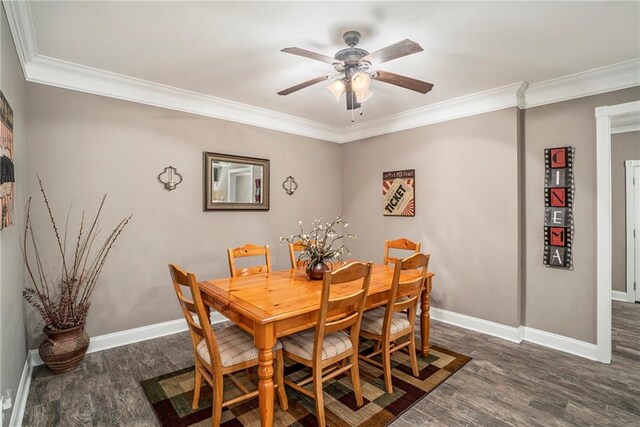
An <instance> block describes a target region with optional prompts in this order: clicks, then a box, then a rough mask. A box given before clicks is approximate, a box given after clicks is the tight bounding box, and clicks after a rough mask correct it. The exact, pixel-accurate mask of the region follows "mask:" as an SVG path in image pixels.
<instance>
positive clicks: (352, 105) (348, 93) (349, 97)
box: [344, 80, 360, 110]
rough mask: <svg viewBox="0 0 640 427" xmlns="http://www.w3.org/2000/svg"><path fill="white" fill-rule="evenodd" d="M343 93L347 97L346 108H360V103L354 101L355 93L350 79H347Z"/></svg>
mask: <svg viewBox="0 0 640 427" xmlns="http://www.w3.org/2000/svg"><path fill="white" fill-rule="evenodd" d="M344 94H345V96H346V98H347V110H357V109H358V108H360V103H358V101H356V94H355V93H354V92H353V89H351V80H347V84H346V85H345V93H344Z"/></svg>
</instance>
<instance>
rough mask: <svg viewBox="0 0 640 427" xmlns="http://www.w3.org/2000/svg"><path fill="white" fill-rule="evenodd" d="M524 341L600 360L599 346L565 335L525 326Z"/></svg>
mask: <svg viewBox="0 0 640 427" xmlns="http://www.w3.org/2000/svg"><path fill="white" fill-rule="evenodd" d="M523 329H524V340H525V341H528V342H530V343H533V344H538V345H541V346H544V347H549V348H552V349H554V350H560V351H563V352H565V353H570V354H574V355H576V356H580V357H584V358H586V359H590V360H597V359H598V346H597V345H595V344H591V343H588V342H584V341H579V340H576V339H573V338H569V337H565V336H563V335H557V334H553V333H551V332H546V331H541V330H539V329H534V328H529V327H528V326H524V327H523Z"/></svg>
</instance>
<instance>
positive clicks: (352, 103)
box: [351, 91, 356, 123]
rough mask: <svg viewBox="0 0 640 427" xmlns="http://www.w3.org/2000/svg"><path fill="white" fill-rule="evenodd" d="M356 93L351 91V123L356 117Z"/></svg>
mask: <svg viewBox="0 0 640 427" xmlns="http://www.w3.org/2000/svg"><path fill="white" fill-rule="evenodd" d="M354 96H355V95H354V93H353V91H351V123H353V122H355V121H356V119H355V118H354V117H353V106H354V105H355V99H353V98H354Z"/></svg>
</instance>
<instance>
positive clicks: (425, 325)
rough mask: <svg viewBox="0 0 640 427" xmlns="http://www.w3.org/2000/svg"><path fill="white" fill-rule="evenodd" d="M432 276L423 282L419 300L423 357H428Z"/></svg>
mask: <svg viewBox="0 0 640 427" xmlns="http://www.w3.org/2000/svg"><path fill="white" fill-rule="evenodd" d="M432 279H433V276H429V277H427V278H426V280H425V285H424V288H423V289H422V295H421V298H420V338H421V342H422V343H421V349H420V350H421V351H422V355H423V356H424V357H427V356H428V355H429V324H430V319H431V317H430V314H429V310H430V309H431V304H430V303H429V294H430V293H431V287H432Z"/></svg>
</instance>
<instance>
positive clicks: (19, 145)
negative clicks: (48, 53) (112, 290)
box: [0, 7, 27, 423]
mask: <svg viewBox="0 0 640 427" xmlns="http://www.w3.org/2000/svg"><path fill="white" fill-rule="evenodd" d="M0 15H1V16H0V89H2V92H3V93H4V96H5V97H6V98H7V100H8V101H9V103H10V105H11V108H13V117H14V130H13V132H14V134H13V136H14V149H15V156H14V159H13V160H14V162H15V172H16V198H15V211H14V214H15V225H13V226H12V227H9V228H5V229H4V230H2V231H0V325H1V328H0V330H1V335H0V391H4V390H6V389H11V390H12V391H13V396H14V398H15V394H16V391H17V388H18V382H19V381H20V375H21V374H22V369H23V367H24V362H25V360H26V357H27V356H26V353H27V346H26V339H25V327H24V304H23V301H22V290H23V289H24V268H23V266H22V255H21V254H20V246H19V241H20V234H21V233H20V231H21V229H22V227H23V226H24V221H23V218H24V216H23V206H24V202H25V199H24V189H25V181H24V178H25V174H24V170H25V164H26V162H25V145H26V143H27V139H26V123H25V121H26V116H25V113H26V99H25V98H26V83H25V81H24V77H23V75H22V69H21V68H20V62H19V61H18V56H17V54H16V50H15V46H14V44H13V39H12V38H11V32H10V31H9V25H8V23H7V17H6V15H5V12H4V8H3V7H0ZM11 411H12V410H8V411H5V418H4V419H5V421H6V422H7V423H8V421H9V419H10V417H11Z"/></svg>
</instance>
